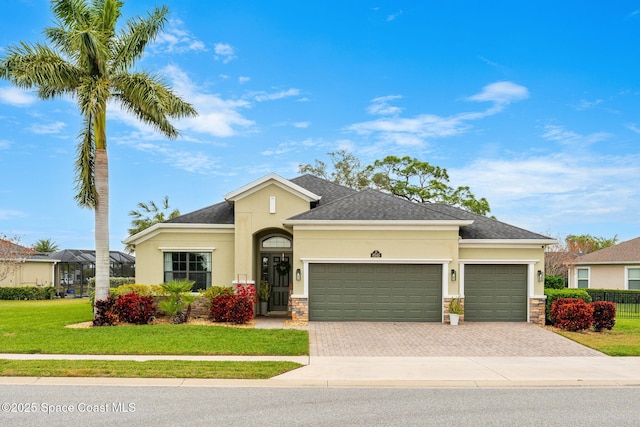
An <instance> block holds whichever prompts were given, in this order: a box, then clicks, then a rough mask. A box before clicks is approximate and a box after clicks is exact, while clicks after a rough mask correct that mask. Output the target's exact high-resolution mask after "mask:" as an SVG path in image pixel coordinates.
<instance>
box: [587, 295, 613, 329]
mask: <svg viewBox="0 0 640 427" xmlns="http://www.w3.org/2000/svg"><path fill="white" fill-rule="evenodd" d="M589 305H590V306H591V307H593V329H594V330H595V331H596V332H600V331H602V330H603V329H609V330H611V328H613V326H614V325H615V324H616V304H615V303H613V302H609V301H594V302H592V303H591V304H589Z"/></svg>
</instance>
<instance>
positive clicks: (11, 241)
mask: <svg viewBox="0 0 640 427" xmlns="http://www.w3.org/2000/svg"><path fill="white" fill-rule="evenodd" d="M19 243H20V239H19V238H18V237H16V236H14V237H9V236H7V235H6V234H4V233H2V234H0V281H3V280H4V279H6V278H7V277H9V275H11V274H13V273H14V272H15V271H16V270H17V269H19V268H20V266H21V265H22V264H23V263H24V262H25V261H26V260H27V259H28V258H29V257H30V256H31V255H33V253H34V250H33V249H31V248H26V247H24V246H21V245H20V244H19Z"/></svg>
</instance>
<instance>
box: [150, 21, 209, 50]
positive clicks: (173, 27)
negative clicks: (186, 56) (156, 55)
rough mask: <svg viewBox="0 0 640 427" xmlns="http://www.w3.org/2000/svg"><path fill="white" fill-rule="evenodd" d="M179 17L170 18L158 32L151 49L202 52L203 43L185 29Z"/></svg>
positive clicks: (203, 48) (204, 48) (204, 47)
mask: <svg viewBox="0 0 640 427" xmlns="http://www.w3.org/2000/svg"><path fill="white" fill-rule="evenodd" d="M183 27H184V23H183V22H182V21H181V20H179V19H170V20H169V22H168V23H167V25H166V26H165V28H164V31H163V32H162V33H160V34H158V37H157V38H156V40H155V43H154V44H153V46H152V50H153V51H155V52H164V53H184V52H189V51H195V52H204V51H206V50H207V48H206V46H205V44H204V43H203V42H202V41H200V40H198V39H197V38H196V37H195V36H193V35H192V34H191V33H190V32H189V31H187V30H185V29H184V28H183Z"/></svg>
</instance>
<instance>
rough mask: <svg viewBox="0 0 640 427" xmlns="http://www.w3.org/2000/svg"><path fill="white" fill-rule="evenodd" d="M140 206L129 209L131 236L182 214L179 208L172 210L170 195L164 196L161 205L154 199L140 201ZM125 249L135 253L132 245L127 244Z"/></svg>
mask: <svg viewBox="0 0 640 427" xmlns="http://www.w3.org/2000/svg"><path fill="white" fill-rule="evenodd" d="M138 208H139V210H131V211H129V216H130V217H131V227H130V228H129V230H128V231H129V236H133V235H134V234H138V233H139V232H141V231H143V230H146V229H147V228H149V227H151V226H152V225H154V224H157V223H159V222H164V221H166V220H168V219H173V218H175V217H178V216H180V211H179V210H178V209H173V210H172V211H170V209H171V208H170V207H169V196H164V199H162V202H161V204H160V206H159V207H158V205H157V204H156V203H155V202H154V201H153V200H150V201H149V203H143V202H139V203H138ZM125 250H126V251H127V252H129V253H133V251H134V248H133V246H131V245H127V247H126V248H125Z"/></svg>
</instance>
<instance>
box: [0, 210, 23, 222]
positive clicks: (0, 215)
mask: <svg viewBox="0 0 640 427" xmlns="http://www.w3.org/2000/svg"><path fill="white" fill-rule="evenodd" d="M24 216H26V214H25V213H24V212H20V211H16V210H12V209H0V220H2V221H4V220H8V219H13V218H19V217H24Z"/></svg>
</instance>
